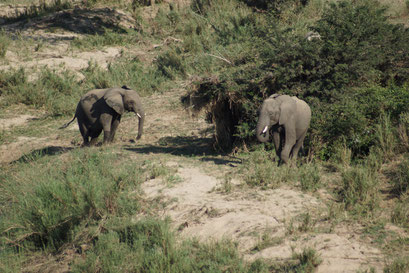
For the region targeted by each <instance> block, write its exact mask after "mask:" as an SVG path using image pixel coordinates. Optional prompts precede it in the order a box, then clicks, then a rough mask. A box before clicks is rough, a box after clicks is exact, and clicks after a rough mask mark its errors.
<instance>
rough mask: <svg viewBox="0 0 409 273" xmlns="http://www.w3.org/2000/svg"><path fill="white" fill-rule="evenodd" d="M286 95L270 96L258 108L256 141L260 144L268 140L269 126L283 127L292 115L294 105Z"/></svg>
mask: <svg viewBox="0 0 409 273" xmlns="http://www.w3.org/2000/svg"><path fill="white" fill-rule="evenodd" d="M288 98H290V97H289V96H287V95H282V96H279V95H272V96H270V97H269V98H267V99H266V100H265V101H264V102H263V104H262V105H261V108H260V113H259V119H258V122H257V129H256V133H257V139H258V140H259V141H260V142H267V141H268V140H269V137H270V135H269V130H270V128H271V126H273V125H276V124H277V123H278V124H279V125H284V124H286V123H287V122H288V120H290V119H291V117H292V116H293V115H294V109H295V108H296V103H295V101H294V100H292V99H288Z"/></svg>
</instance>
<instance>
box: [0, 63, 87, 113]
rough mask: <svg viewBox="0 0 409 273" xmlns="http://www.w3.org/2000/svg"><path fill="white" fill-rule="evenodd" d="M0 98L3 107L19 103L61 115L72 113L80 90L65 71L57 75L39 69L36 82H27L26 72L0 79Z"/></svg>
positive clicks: (12, 73)
mask: <svg viewBox="0 0 409 273" xmlns="http://www.w3.org/2000/svg"><path fill="white" fill-rule="evenodd" d="M0 94H1V95H2V96H3V97H4V98H5V100H4V101H5V103H7V104H13V103H23V104H26V105H31V106H34V107H36V108H44V109H45V110H47V111H49V112H50V113H51V114H52V115H61V114H68V113H71V112H72V111H73V109H75V105H76V103H77V102H78V101H77V100H78V98H79V97H80V94H81V89H80V87H79V85H78V83H77V81H76V79H75V76H74V74H73V73H71V72H69V71H63V72H62V73H57V72H55V71H52V70H50V69H48V68H43V69H42V70H40V71H39V73H38V78H37V79H35V80H32V81H29V79H28V76H27V72H26V71H25V70H24V68H20V69H19V70H12V71H8V72H5V73H3V74H2V76H0ZM3 103H4V102H3Z"/></svg>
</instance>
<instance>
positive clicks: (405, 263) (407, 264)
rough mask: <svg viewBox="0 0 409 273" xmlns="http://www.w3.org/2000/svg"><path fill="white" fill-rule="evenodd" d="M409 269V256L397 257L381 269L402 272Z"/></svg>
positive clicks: (392, 272)
mask: <svg viewBox="0 0 409 273" xmlns="http://www.w3.org/2000/svg"><path fill="white" fill-rule="evenodd" d="M408 271H409V257H408V256H406V257H398V258H396V259H394V260H393V261H392V262H391V263H389V264H387V265H386V266H385V268H384V269H383V272H384V273H404V272H408Z"/></svg>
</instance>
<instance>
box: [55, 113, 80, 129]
mask: <svg viewBox="0 0 409 273" xmlns="http://www.w3.org/2000/svg"><path fill="white" fill-rule="evenodd" d="M76 117H77V115H74V117H73V118H72V120H70V121H69V122H67V123H66V124H64V125H63V126H61V127H60V128H58V129H64V128H67V127H68V126H69V125H70V124H71V123H72V122H73V121H74V120H75V118H76Z"/></svg>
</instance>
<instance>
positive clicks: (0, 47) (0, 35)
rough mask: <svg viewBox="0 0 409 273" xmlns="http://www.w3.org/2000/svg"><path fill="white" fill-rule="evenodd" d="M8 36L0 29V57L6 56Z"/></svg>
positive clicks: (8, 43) (8, 42)
mask: <svg viewBox="0 0 409 273" xmlns="http://www.w3.org/2000/svg"><path fill="white" fill-rule="evenodd" d="M10 42H11V40H10V38H9V36H8V35H7V33H6V32H5V31H4V30H1V31H0V59H1V58H4V57H5V56H6V52H7V49H8V47H9V45H10Z"/></svg>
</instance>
